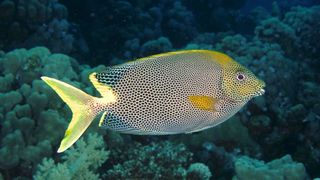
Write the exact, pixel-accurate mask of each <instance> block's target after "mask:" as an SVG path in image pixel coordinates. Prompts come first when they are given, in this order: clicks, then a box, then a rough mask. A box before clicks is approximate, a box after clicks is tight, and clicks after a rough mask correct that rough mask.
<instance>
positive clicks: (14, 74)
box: [0, 47, 104, 178]
mask: <svg viewBox="0 0 320 180" xmlns="http://www.w3.org/2000/svg"><path fill="white" fill-rule="evenodd" d="M103 68H104V67H100V69H103ZM0 69H1V71H0V72H1V73H0V77H1V78H0V79H1V84H3V85H5V86H3V87H2V89H1V92H0V100H1V102H3V103H2V105H1V107H0V112H1V116H0V117H1V118H0V122H1V129H0V134H1V139H0V144H1V148H0V168H1V169H3V170H7V173H6V176H8V175H9V176H10V177H14V174H15V173H14V171H12V170H13V169H16V170H18V169H19V170H20V172H21V173H20V174H19V176H22V177H23V176H30V173H31V172H32V170H33V168H34V165H36V164H37V163H39V162H40V161H41V159H42V158H43V157H50V156H52V155H53V154H54V153H53V151H55V150H56V148H57V145H58V143H59V141H60V139H61V138H62V135H63V131H64V129H65V128H66V126H67V121H66V118H68V117H70V114H69V112H68V110H67V109H66V108H65V105H64V104H63V103H62V102H61V101H60V100H59V98H58V97H57V96H56V95H55V94H54V93H53V92H52V91H51V89H49V87H48V86H46V85H45V84H44V83H43V82H42V81H41V80H40V79H39V78H40V76H41V75H47V76H52V77H56V78H59V79H65V80H66V81H69V82H70V80H72V79H73V80H79V76H78V74H80V70H81V69H85V67H81V66H79V65H78V64H77V63H76V61H74V60H73V59H72V58H70V57H68V56H66V55H62V54H51V52H50V51H49V50H48V49H46V48H43V47H36V48H33V49H30V50H26V49H17V50H14V51H11V52H9V53H6V54H3V55H2V56H1V58H0ZM91 71H92V70H91ZM89 72H90V70H86V71H84V70H82V73H84V74H87V75H88V73H89ZM83 84H84V83H78V84H77V83H76V84H75V85H76V86H84V85H83ZM91 91H92V90H91ZM10 170H11V171H10ZM11 173H13V174H11ZM5 178H8V177H5Z"/></svg>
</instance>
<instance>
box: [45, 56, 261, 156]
mask: <svg viewBox="0 0 320 180" xmlns="http://www.w3.org/2000/svg"><path fill="white" fill-rule="evenodd" d="M41 79H42V80H43V81H44V82H45V83H46V84H48V85H49V86H50V87H51V88H52V89H53V90H54V91H55V92H56V93H57V94H58V95H59V96H60V98H61V99H62V100H63V101H64V102H65V103H66V104H67V105H68V106H69V107H70V109H71V111H72V118H71V121H70V123H69V125H68V128H67V130H66V131H65V135H64V137H63V139H62V141H61V144H60V146H59V148H58V151H57V152H58V153H61V152H63V151H65V150H66V149H68V148H69V147H70V146H72V145H73V144H74V143H75V142H76V141H77V140H78V139H79V138H80V136H81V135H82V134H83V133H84V132H85V130H86V129H87V128H88V126H89V125H90V124H91V122H92V121H93V120H94V119H95V118H96V117H100V121H99V127H102V128H106V129H111V130H114V131H117V132H120V133H126V134H135V135H170V134H180V133H185V134H189V133H194V132H198V131H202V130H205V129H208V128H211V127H214V126H217V125H218V124H220V123H222V122H224V121H226V120H227V119H229V118H230V117H232V116H233V115H234V114H235V113H237V112H238V111H239V110H240V109H241V108H242V107H243V106H244V105H245V104H246V103H247V102H248V101H249V100H250V99H252V98H254V97H256V96H260V95H263V94H264V93H265V90H264V87H265V83H264V81H262V80H260V79H259V78H257V77H256V76H255V75H254V74H253V73H252V72H251V71H250V70H248V69H247V68H245V67H244V66H242V65H241V64H239V63H237V62H236V61H235V60H234V59H232V58H231V57H230V56H228V55H226V54H224V53H221V52H218V51H212V50H181V51H175V52H167V53H163V54H158V55H152V56H149V57H145V58H141V59H137V60H135V61H129V62H127V63H124V64H121V65H116V66H113V67H108V68H107V69H106V70H105V71H102V72H93V73H91V74H90V75H89V79H90V81H91V83H92V84H93V86H94V87H95V89H96V90H97V91H98V92H99V93H100V97H93V96H91V95H89V94H87V93H85V92H83V91H82V90H80V89H78V88H76V87H74V86H72V85H70V84H67V83H65V82H62V81H60V80H57V79H54V78H50V77H46V76H42V77H41Z"/></svg>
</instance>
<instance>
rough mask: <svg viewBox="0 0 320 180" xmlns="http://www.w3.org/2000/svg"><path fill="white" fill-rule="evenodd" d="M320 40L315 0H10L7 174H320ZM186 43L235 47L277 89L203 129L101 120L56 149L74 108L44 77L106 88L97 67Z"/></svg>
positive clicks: (4, 120) (4, 102)
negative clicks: (109, 124)
mask: <svg viewBox="0 0 320 180" xmlns="http://www.w3.org/2000/svg"><path fill="white" fill-rule="evenodd" d="M319 41H320V6H319V2H318V1H315V0H308V1H298V0H294V1H289V0H286V1H275V2H270V1H253V0H247V1H246V0H242V1H235V0H227V1H210V0H202V1H192V0H180V1H169V0H166V1H131V0H128V1H113V0H110V1H98V0H92V1H91V0H90V1H89V0H87V1H83V2H82V3H78V1H76V0H71V1H70V0H68V1H67V0H65V1H56V0H32V1H29V0H18V1H16V0H15V1H14V0H2V1H0V49H1V50H2V51H1V53H0V103H1V105H0V112H1V113H0V179H13V178H20V179H23V178H24V179H58V178H61V179H63V178H64V179H78V178H83V179H99V178H100V179H110V178H111V179H112V178H119V179H134V178H144V179H210V178H212V179H231V178H234V179H252V178H253V177H254V178H260V179H268V178H269V179H270V178H272V179H308V178H317V177H320V172H319V167H320V94H319V92H320V86H319V83H320V82H319V79H320V78H319V77H320V75H319V68H320V63H319V57H320V43H319ZM180 49H208V50H217V51H220V52H224V53H226V54H228V55H229V56H231V57H232V58H234V59H235V60H236V61H238V62H240V63H241V64H243V65H245V66H246V67H248V68H249V69H250V70H252V71H253V72H254V74H256V75H258V77H259V78H261V79H263V80H264V81H265V82H266V85H267V86H266V94H265V95H264V96H261V97H258V98H255V99H253V100H252V101H251V102H249V103H248V105H247V106H246V107H244V108H243V109H242V111H241V112H239V113H237V114H236V115H235V116H234V117H233V118H231V119H230V120H228V121H226V122H225V123H223V124H221V125H219V126H217V127H215V128H212V129H209V130H206V131H203V132H200V133H196V134H189V135H185V134H182V135H175V136H161V137H159V136H132V135H123V134H118V133H116V132H112V131H105V130H101V129H98V128H97V126H98V125H97V124H98V122H96V123H94V124H95V125H92V127H90V129H89V130H88V131H87V132H86V133H85V135H84V137H83V138H81V139H80V140H79V141H78V142H77V143H76V145H75V146H74V147H72V148H71V149H70V150H67V151H66V152H65V153H63V154H57V153H56V150H57V148H58V146H59V142H60V140H61V139H62V138H63V137H62V136H63V132H64V130H65V129H66V127H67V124H68V123H69V122H68V120H69V119H70V118H71V113H70V110H69V109H68V108H67V107H66V105H65V104H64V103H63V102H62V101H61V100H60V99H59V98H58V96H56V95H55V94H54V92H53V91H52V90H51V89H50V88H49V87H48V86H46V85H45V83H44V82H43V81H41V80H40V77H41V76H44V75H45V76H49V77H53V78H57V79H59V80H62V81H65V82H68V83H70V84H72V85H74V86H76V87H78V88H81V89H82V90H84V91H85V92H87V93H89V94H91V95H95V96H97V95H98V93H97V92H96V91H95V89H94V88H93V86H92V85H91V84H90V82H89V79H88V75H89V74H90V73H91V72H95V71H97V72H99V71H103V70H106V69H107V66H109V65H116V64H121V63H123V62H126V61H130V60H134V59H137V58H139V57H145V56H148V55H153V54H157V53H161V52H168V51H174V50H180ZM93 132H99V134H96V133H93Z"/></svg>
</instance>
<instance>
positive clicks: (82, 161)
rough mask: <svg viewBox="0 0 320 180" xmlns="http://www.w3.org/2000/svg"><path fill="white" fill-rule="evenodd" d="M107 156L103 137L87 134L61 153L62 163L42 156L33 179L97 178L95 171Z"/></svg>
mask: <svg viewBox="0 0 320 180" xmlns="http://www.w3.org/2000/svg"><path fill="white" fill-rule="evenodd" d="M108 156H109V151H106V150H105V149H104V141H103V138H102V137H101V136H98V135H97V134H89V135H88V136H87V138H86V140H84V138H81V139H79V140H78V141H77V143H76V145H75V147H71V148H70V150H68V151H66V152H65V153H64V154H63V156H62V161H63V162H62V163H57V164H55V162H54V160H53V159H51V158H49V159H47V158H44V159H43V161H42V164H41V165H39V167H38V171H37V172H36V174H35V176H34V179H36V180H44V179H83V180H84V179H99V174H97V172H96V171H97V169H98V168H99V167H100V166H101V165H102V163H104V162H105V161H106V160H107V159H108Z"/></svg>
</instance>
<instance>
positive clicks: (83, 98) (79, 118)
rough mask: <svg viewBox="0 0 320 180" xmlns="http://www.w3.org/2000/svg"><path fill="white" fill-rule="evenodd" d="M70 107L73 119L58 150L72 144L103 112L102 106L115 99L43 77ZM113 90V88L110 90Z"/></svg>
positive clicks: (63, 149)
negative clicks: (92, 94) (98, 95)
mask: <svg viewBox="0 0 320 180" xmlns="http://www.w3.org/2000/svg"><path fill="white" fill-rule="evenodd" d="M41 79H42V80H43V81H45V82H46V83H47V84H48V85H49V86H50V87H51V88H52V89H53V90H54V91H55V92H56V93H57V94H58V95H59V96H60V97H61V99H62V100H63V101H64V102H65V103H66V104H67V105H68V106H69V107H70V109H71V111H72V119H71V122H70V123H69V126H68V128H67V130H66V132H65V135H64V138H63V140H62V141H61V144H60V147H59V149H58V152H59V153H60V152H63V151H65V150H66V149H68V148H69V147H70V146H72V145H73V144H74V143H75V142H76V141H77V140H78V139H79V138H80V136H81V135H82V134H83V133H84V131H85V130H86V129H87V128H88V127H89V125H90V124H91V122H92V121H93V120H94V118H95V117H96V116H97V115H98V114H99V113H100V112H101V109H102V108H101V106H103V105H104V104H106V103H110V102H112V101H113V100H112V99H110V97H109V99H108V100H107V101H105V97H102V98H96V97H93V96H90V95H88V94H86V93H85V92H83V91H81V90H80V89H78V88H75V87H73V86H71V85H69V84H67V83H64V82H62V81H59V80H57V79H53V78H49V77H45V76H43V77H41ZM109 91H111V90H109Z"/></svg>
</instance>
